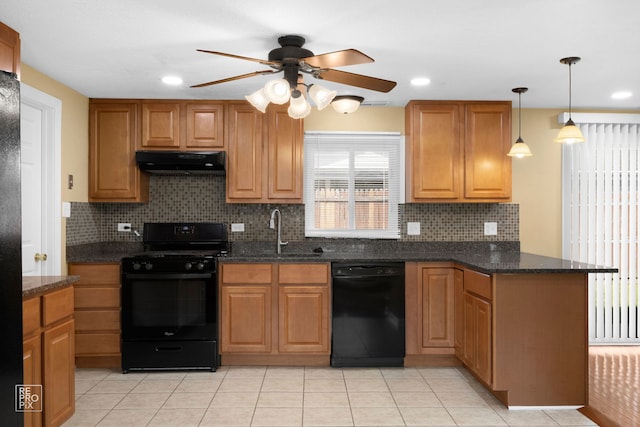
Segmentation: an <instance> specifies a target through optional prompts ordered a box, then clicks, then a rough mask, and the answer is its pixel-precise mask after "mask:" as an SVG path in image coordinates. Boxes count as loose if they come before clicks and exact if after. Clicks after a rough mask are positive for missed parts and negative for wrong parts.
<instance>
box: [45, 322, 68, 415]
mask: <svg viewBox="0 0 640 427" xmlns="http://www.w3.org/2000/svg"><path fill="white" fill-rule="evenodd" d="M73 330H74V322H73V319H71V320H68V321H66V322H64V323H62V324H60V325H58V326H55V327H52V328H49V329H46V330H45V331H44V334H43V348H44V353H43V361H44V363H43V370H44V396H45V398H44V405H45V407H44V414H45V415H44V417H45V420H44V421H45V425H46V426H59V425H61V424H62V422H63V421H65V420H66V419H68V418H69V417H70V416H71V415H73V412H74V410H75V383H74V369H75V364H74V336H73Z"/></svg>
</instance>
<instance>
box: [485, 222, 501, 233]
mask: <svg viewBox="0 0 640 427" xmlns="http://www.w3.org/2000/svg"><path fill="white" fill-rule="evenodd" d="M484 235H485V236H497V235H498V223H497V222H485V223H484Z"/></svg>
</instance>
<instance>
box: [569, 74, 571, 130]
mask: <svg viewBox="0 0 640 427" xmlns="http://www.w3.org/2000/svg"><path fill="white" fill-rule="evenodd" d="M569 120H571V62H569Z"/></svg>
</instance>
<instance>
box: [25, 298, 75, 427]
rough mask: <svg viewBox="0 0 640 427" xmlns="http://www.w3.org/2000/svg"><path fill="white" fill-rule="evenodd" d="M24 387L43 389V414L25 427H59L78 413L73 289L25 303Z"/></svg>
mask: <svg viewBox="0 0 640 427" xmlns="http://www.w3.org/2000/svg"><path fill="white" fill-rule="evenodd" d="M22 317H23V336H24V340H23V372H24V373H23V375H24V384H30V385H42V396H41V397H42V402H41V403H42V409H43V410H42V412H25V418H24V425H25V426H41V425H44V426H60V425H62V423H63V422H64V421H66V420H67V419H69V418H70V417H71V416H72V415H73V413H74V411H75V361H74V356H75V350H74V319H73V287H71V286H69V287H66V288H63V289H56V290H52V291H49V292H46V293H44V294H42V295H38V296H33V297H30V298H27V299H25V300H24V301H23V307H22Z"/></svg>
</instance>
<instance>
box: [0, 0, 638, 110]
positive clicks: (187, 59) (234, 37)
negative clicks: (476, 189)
mask: <svg viewBox="0 0 640 427" xmlns="http://www.w3.org/2000/svg"><path fill="white" fill-rule="evenodd" d="M0 21H2V22H4V23H5V24H7V25H9V26H11V27H12V28H14V29H15V30H17V31H19V32H20V35H21V41H22V60H23V62H24V63H26V64H27V65H29V66H31V67H33V68H35V69H36V70H38V71H40V72H42V73H44V74H47V75H48V76H50V77H52V78H54V79H56V80H58V81H60V82H62V83H64V84H65V85H67V86H69V87H71V88H73V89H75V90H77V91H78V92H80V93H81V94H83V95H86V96H88V97H93V98H177V99H242V98H243V96H244V95H246V94H249V93H251V92H253V91H255V90H256V89H258V88H259V87H261V86H262V85H263V84H264V82H265V81H266V80H267V79H269V78H270V77H269V76H258V77H252V78H247V79H242V80H238V81H234V82H229V83H224V84H220V85H215V86H210V87H208V88H200V89H192V88H189V86H190V85H194V84H198V83H203V82H208V81H212V80H217V79H222V78H226V77H230V76H235V75H238V74H244V73H249V72H252V71H257V70H263V69H265V68H267V67H265V66H263V65H260V64H258V63H254V62H250V61H244V60H239V59H234V58H227V57H221V56H215V55H209V54H205V53H200V52H196V49H207V50H217V51H222V52H227V53H233V54H237V55H241V56H248V57H253V58H259V59H266V58H267V54H268V52H269V51H270V50H271V49H273V48H276V47H278V44H277V38H278V36H281V35H284V34H298V35H302V36H304V37H305V38H306V39H307V43H306V45H305V48H307V49H310V50H311V51H313V52H314V53H315V54H321V53H326V52H333V51H336V50H342V49H346V48H354V49H358V50H360V51H362V52H364V53H365V54H367V55H369V56H371V57H372V58H374V59H375V62H374V63H372V64H363V65H355V66H349V67H341V68H339V69H341V70H343V71H349V72H352V73H360V74H365V75H369V76H373V77H379V78H383V79H387V80H394V81H397V82H398V85H397V86H396V88H395V89H393V90H392V91H391V92H389V93H386V94H385V93H379V92H375V91H369V90H365V89H358V88H353V87H349V86H345V85H341V84H336V83H330V82H323V85H325V86H328V87H332V88H334V89H336V90H337V91H338V93H339V94H344V95H346V94H354V95H361V96H364V97H365V102H370V103H375V104H377V103H383V104H386V105H390V106H404V105H405V104H406V103H407V101H409V100H410V99H478V100H480V99H500V100H512V101H515V102H517V99H518V98H517V95H516V94H514V93H512V92H511V89H512V88H514V87H518V86H526V87H528V88H529V91H528V92H527V93H526V94H524V95H523V96H522V106H523V108H532V107H536V108H566V107H567V103H568V82H569V71H568V67H567V66H566V65H562V64H560V62H559V60H560V58H563V57H566V56H580V57H582V61H580V62H579V63H578V64H576V65H574V66H573V67H572V73H573V106H574V108H575V109H580V108H589V109H590V108H598V109H637V108H639V107H640V54H639V49H640V1H638V0H394V1H389V0H385V1H382V0H360V1H354V0H351V1H349V0H323V1H316V2H303V1H300V0H294V1H291V0H273V1H265V0H237V1H232V0H227V1H215V0H183V1H176V0H108V1H95V0H55V1H54V0H2V2H0ZM165 75H178V76H181V77H182V78H183V79H184V84H183V85H182V86H180V87H170V86H166V85H164V84H163V83H161V81H160V79H161V78H162V77H163V76H165ZM417 76H424V77H428V78H430V79H431V84H430V85H428V86H426V87H422V88H414V87H412V86H411V85H410V84H409V81H410V79H411V78H413V77H417ZM271 78H273V77H271ZM305 79H306V80H307V83H308V82H309V81H310V80H313V78H312V77H310V76H309V75H305ZM620 90H627V91H631V92H632V93H633V96H632V97H631V98H629V99H626V100H617V101H616V100H612V99H611V94H612V93H613V92H615V91H620Z"/></svg>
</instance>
